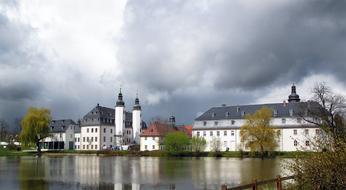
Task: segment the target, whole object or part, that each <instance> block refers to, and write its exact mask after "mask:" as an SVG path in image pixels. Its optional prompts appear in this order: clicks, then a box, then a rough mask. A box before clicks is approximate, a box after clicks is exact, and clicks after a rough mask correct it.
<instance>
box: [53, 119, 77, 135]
mask: <svg viewBox="0 0 346 190" xmlns="http://www.w3.org/2000/svg"><path fill="white" fill-rule="evenodd" d="M71 125H74V126H78V125H77V124H76V123H75V122H74V121H73V120H72V119H61V120H52V121H51V123H50V125H49V128H50V130H51V132H53V133H63V132H65V131H66V130H67V129H68V127H69V126H71Z"/></svg>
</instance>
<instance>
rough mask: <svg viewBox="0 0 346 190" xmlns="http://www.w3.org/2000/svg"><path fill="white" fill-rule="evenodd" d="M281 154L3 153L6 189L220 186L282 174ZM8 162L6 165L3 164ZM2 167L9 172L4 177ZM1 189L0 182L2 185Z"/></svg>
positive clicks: (133, 189)
mask: <svg viewBox="0 0 346 190" xmlns="http://www.w3.org/2000/svg"><path fill="white" fill-rule="evenodd" d="M280 162H281V160H260V159H243V160H241V159H236V158H229V159H227V158H221V159H215V158H200V159H196V158H184V159H177V158H174V159H173V158H155V157H140V158H139V157H99V156H61V157H52V156H44V157H42V158H33V157H21V158H16V159H13V158H1V159H0V166H1V169H0V171H1V173H0V182H2V181H4V184H5V186H6V185H7V186H6V187H9V188H8V189H18V186H17V185H16V183H18V182H19V184H20V189H23V190H26V189H66V190H67V189H116V190H118V189H119V190H125V189H131V190H140V189H220V186H221V184H224V183H228V184H233V185H237V184H242V183H247V182H250V181H252V180H253V179H254V178H257V179H266V178H272V177H275V176H276V175H278V174H280V172H281V167H280ZM3 165H6V167H2V166H3ZM3 172H7V173H9V175H10V176H13V178H11V180H10V178H6V176H5V175H3ZM0 189H1V187H0Z"/></svg>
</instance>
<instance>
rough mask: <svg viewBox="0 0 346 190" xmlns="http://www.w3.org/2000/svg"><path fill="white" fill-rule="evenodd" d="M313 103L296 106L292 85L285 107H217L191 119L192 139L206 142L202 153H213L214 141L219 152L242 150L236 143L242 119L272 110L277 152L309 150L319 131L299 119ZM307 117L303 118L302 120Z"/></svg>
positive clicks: (297, 100)
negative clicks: (192, 120) (257, 112)
mask: <svg viewBox="0 0 346 190" xmlns="http://www.w3.org/2000/svg"><path fill="white" fill-rule="evenodd" d="M312 105H313V106H316V103H315V102H300V98H299V95H298V94H297V93H296V87H295V86H294V85H293V86H292V89H291V95H289V98H288V103H287V102H283V103H271V104H254V105H236V106H226V105H223V106H220V107H213V108H210V109H209V110H208V111H206V112H205V113H203V114H202V115H201V116H199V117H198V118H196V119H195V121H194V124H193V128H192V136H199V137H203V138H205V139H206V141H207V145H206V148H205V151H212V150H213V149H215V141H217V142H218V143H217V144H219V147H218V149H219V150H221V151H226V150H229V151H237V150H241V149H242V150H245V147H244V146H243V145H242V143H241V141H240V128H241V127H242V126H243V125H244V123H245V118H244V117H245V115H246V114H253V113H255V112H256V111H257V110H259V109H261V108H262V107H268V108H270V109H272V110H273V118H272V121H271V122H272V123H271V124H272V126H273V127H274V128H275V129H276V130H277V131H278V133H280V137H279V139H278V144H279V146H278V148H277V150H278V151H296V150H311V149H312V141H313V139H314V138H315V137H316V136H318V135H320V134H321V131H320V129H319V128H317V127H316V126H315V125H312V124H310V123H308V122H306V121H305V120H304V119H302V117H301V114H300V113H302V110H304V109H306V108H307V107H309V106H312ZM308 117H309V116H308V115H306V118H308Z"/></svg>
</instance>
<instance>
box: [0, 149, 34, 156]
mask: <svg viewBox="0 0 346 190" xmlns="http://www.w3.org/2000/svg"><path fill="white" fill-rule="evenodd" d="M32 155H35V153H34V152H25V151H17V150H8V149H3V148H0V156H32Z"/></svg>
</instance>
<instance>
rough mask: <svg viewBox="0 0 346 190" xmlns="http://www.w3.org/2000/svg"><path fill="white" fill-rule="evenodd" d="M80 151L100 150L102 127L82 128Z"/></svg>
mask: <svg viewBox="0 0 346 190" xmlns="http://www.w3.org/2000/svg"><path fill="white" fill-rule="evenodd" d="M80 138H81V142H80V150H100V126H83V127H81V137H80Z"/></svg>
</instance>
